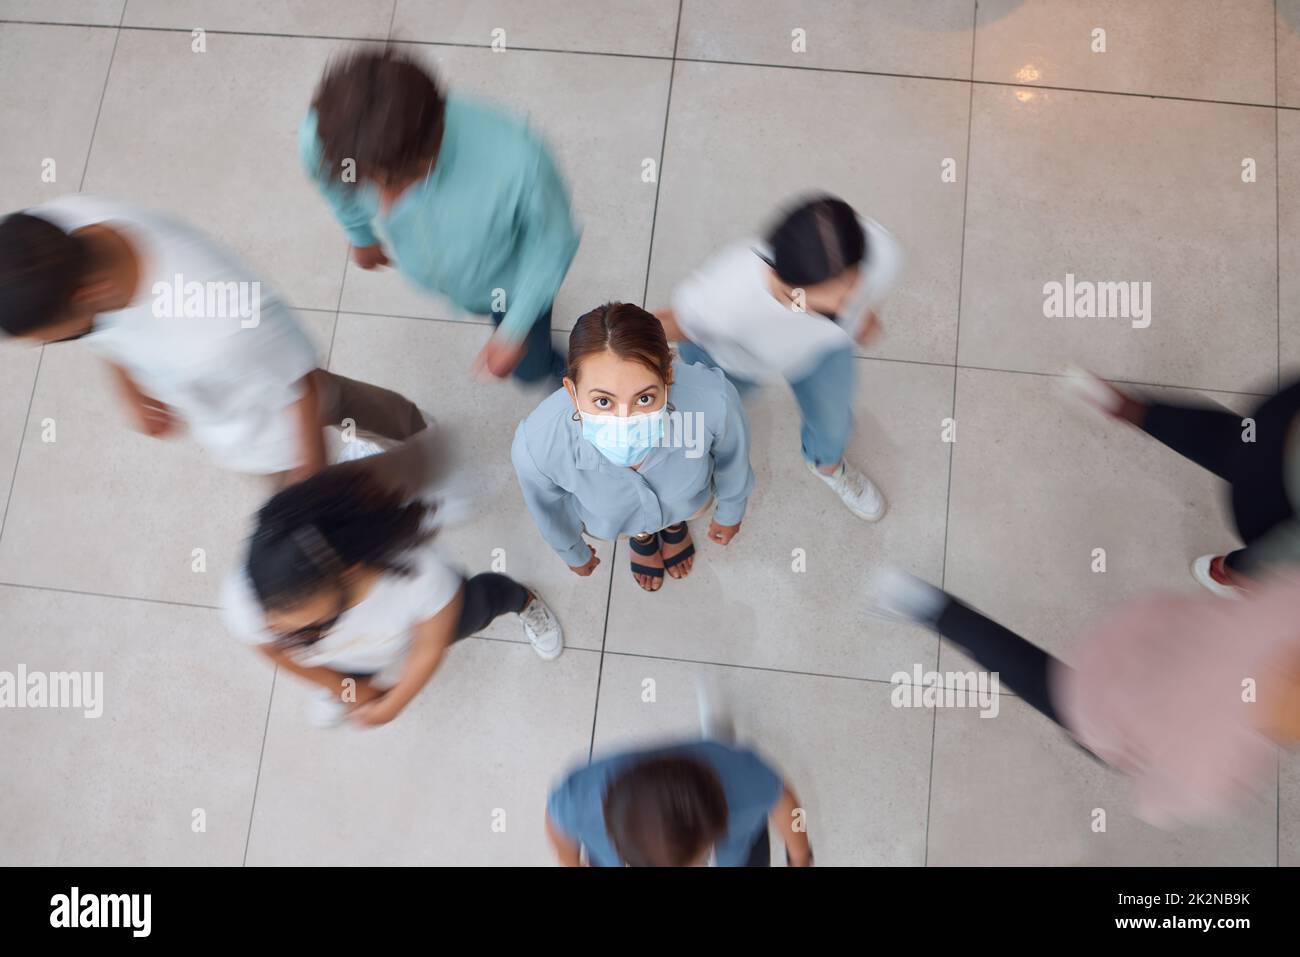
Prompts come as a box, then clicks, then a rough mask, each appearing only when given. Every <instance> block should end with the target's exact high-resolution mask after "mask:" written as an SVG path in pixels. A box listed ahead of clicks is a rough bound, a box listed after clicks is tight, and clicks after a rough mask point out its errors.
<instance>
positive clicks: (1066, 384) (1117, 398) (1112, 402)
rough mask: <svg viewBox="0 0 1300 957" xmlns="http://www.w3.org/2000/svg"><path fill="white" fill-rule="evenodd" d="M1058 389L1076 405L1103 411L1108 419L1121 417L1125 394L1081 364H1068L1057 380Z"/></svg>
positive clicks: (1092, 410)
mask: <svg viewBox="0 0 1300 957" xmlns="http://www.w3.org/2000/svg"><path fill="white" fill-rule="evenodd" d="M1056 385H1057V389H1058V391H1060V393H1061V394H1062V395H1064V396H1065V397H1066V398H1067V399H1069V400H1070V401H1071V402H1073V403H1074V404H1075V405H1076V406H1081V407H1082V408H1085V409H1088V410H1089V411H1091V412H1094V413H1097V412H1099V413H1101V414H1102V415H1104V416H1105V417H1106V418H1108V419H1112V420H1113V419H1118V418H1120V417H1121V416H1120V409H1122V408H1123V407H1124V396H1123V394H1122V393H1120V392H1119V390H1117V389H1116V388H1115V387H1114V386H1112V385H1111V384H1110V383H1109V382H1107V381H1106V380H1105V379H1103V378H1101V377H1100V376H1097V375H1094V374H1093V373H1091V372H1089V371H1088V370H1087V369H1084V368H1081V367H1079V366H1073V365H1072V366H1066V368H1065V371H1064V372H1063V373H1062V375H1061V378H1059V379H1057V380H1056Z"/></svg>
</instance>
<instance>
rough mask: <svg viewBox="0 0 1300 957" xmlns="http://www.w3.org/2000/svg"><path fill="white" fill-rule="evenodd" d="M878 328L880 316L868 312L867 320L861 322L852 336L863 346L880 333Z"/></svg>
mask: <svg viewBox="0 0 1300 957" xmlns="http://www.w3.org/2000/svg"><path fill="white" fill-rule="evenodd" d="M880 330H881V325H880V317H879V316H877V315H876V314H875V313H874V312H872V313H868V315H867V321H866V322H864V323H863V324H862V328H860V329H859V330H858V333H857V335H855V336H854V337H853V338H854V339H856V340H857V343H858V345H860V346H863V347H864V348H865V347H866V345H867V344H868V343H869V342H871V341H872V340H873V339H875V338H877V337H878V336H879V335H880Z"/></svg>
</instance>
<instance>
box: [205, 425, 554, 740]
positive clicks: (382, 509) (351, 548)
mask: <svg viewBox="0 0 1300 957" xmlns="http://www.w3.org/2000/svg"><path fill="white" fill-rule="evenodd" d="M441 443H442V437H441V436H440V435H439V434H438V431H437V429H436V428H429V429H426V430H424V431H423V432H421V433H420V434H419V435H417V436H415V437H414V438H412V439H410V440H409V441H407V442H405V443H403V444H401V445H399V446H397V447H396V448H395V449H392V450H390V451H387V452H384V453H382V454H379V455H374V456H370V457H366V458H362V459H358V460H354V461H349V462H344V463H339V464H336V465H331V466H329V467H327V468H326V469H325V470H324V471H322V472H319V473H318V474H316V475H314V476H312V477H311V478H309V479H307V480H305V481H303V482H300V483H297V484H295V485H291V486H289V487H288V488H286V489H283V490H282V491H280V492H279V493H278V494H276V495H275V496H274V497H273V498H272V499H271V500H270V501H269V502H267V503H266V505H264V506H263V507H262V509H261V511H260V512H259V513H258V515H257V524H256V529H255V530H254V532H253V534H252V537H251V538H250V540H249V545H248V552H247V558H246V560H245V562H244V564H243V567H242V568H240V569H238V570H237V571H235V572H234V573H232V574H231V576H230V577H229V578H228V579H227V580H226V582H225V585H224V588H223V594H222V608H223V612H224V617H225V621H226V625H227V627H228V628H229V630H230V631H231V633H232V634H233V635H234V636H235V637H236V638H238V639H240V640H241V641H244V642H246V643H248V644H251V645H253V646H255V647H256V648H257V649H258V651H260V652H261V653H262V654H263V655H265V656H266V657H267V658H268V659H269V660H270V661H272V662H274V663H275V664H276V665H278V666H281V667H283V668H285V669H286V670H287V671H290V672H292V673H294V674H296V675H298V676H299V677H300V678H303V679H305V680H306V681H308V682H311V683H312V684H314V685H316V686H317V689H318V691H317V695H316V696H315V697H314V698H313V699H312V702H311V705H310V709H309V718H310V720H311V722H312V723H313V724H315V725H317V726H320V727H330V726H334V725H337V724H340V723H342V722H343V721H344V720H346V719H350V720H352V721H353V722H355V723H356V724H359V725H362V726H375V725H381V724H387V723H388V722H389V721H392V720H393V719H394V718H395V717H397V715H398V714H399V713H401V711H402V710H403V709H404V708H406V706H407V705H409V704H410V702H411V701H412V699H414V698H415V696H416V695H417V694H418V693H419V691H420V690H421V689H422V688H423V687H424V686H425V685H426V684H427V683H428V681H429V679H430V678H431V677H432V676H433V673H434V672H435V671H436V670H437V669H438V666H439V665H440V664H441V663H442V659H443V656H444V654H445V653H446V651H447V649H448V648H449V647H450V646H451V645H452V644H453V643H454V642H456V641H459V640H460V639H462V638H465V637H468V636H469V635H472V634H474V633H475V632H478V631H482V630H483V629H484V628H485V627H487V625H488V623H489V622H491V621H492V620H494V619H495V618H497V617H498V616H500V615H505V614H518V615H519V618H520V622H521V624H522V626H523V630H524V634H525V635H526V636H527V638H528V640H529V642H530V643H531V644H532V646H533V650H534V651H536V652H537V654H538V655H539V656H540V657H541V658H542V659H544V660H548V661H549V660H552V659H554V658H557V657H559V655H560V653H561V652H562V651H563V650H564V637H563V634H562V632H561V629H560V624H559V622H558V621H557V620H556V618H555V615H554V614H553V613H552V612H551V610H550V609H549V608H548V607H547V606H546V604H545V603H544V602H543V601H542V600H541V599H540V598H539V597H537V595H536V594H534V593H533V592H532V591H530V590H529V589H528V588H526V587H524V586H523V585H521V584H519V583H518V582H517V581H515V580H513V579H511V578H508V577H507V576H505V575H500V574H496V573H485V574H481V575H475V576H474V577H472V578H469V579H467V578H466V577H465V576H464V575H463V574H461V573H460V571H458V570H457V569H455V568H453V567H452V566H451V565H449V564H448V563H447V561H446V560H445V559H444V558H443V557H442V555H441V554H440V551H439V549H438V547H437V544H436V534H437V531H438V527H439V525H440V524H442V521H443V511H444V506H445V504H446V496H445V495H444V494H442V493H440V492H439V491H438V490H437V486H435V485H434V484H433V483H432V482H431V477H432V476H433V473H434V472H435V470H436V469H437V468H438V467H439V464H440V455H441V454H442V450H441V449H440V445H441Z"/></svg>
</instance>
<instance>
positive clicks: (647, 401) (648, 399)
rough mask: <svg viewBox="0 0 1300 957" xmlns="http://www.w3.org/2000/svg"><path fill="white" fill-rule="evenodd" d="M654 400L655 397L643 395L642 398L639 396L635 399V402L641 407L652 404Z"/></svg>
mask: <svg viewBox="0 0 1300 957" xmlns="http://www.w3.org/2000/svg"><path fill="white" fill-rule="evenodd" d="M654 398H655V397H654V396H652V395H643V396H639V397H638V398H637V401H638V402H640V403H641V404H642V405H650V404H651V403H652V402H654Z"/></svg>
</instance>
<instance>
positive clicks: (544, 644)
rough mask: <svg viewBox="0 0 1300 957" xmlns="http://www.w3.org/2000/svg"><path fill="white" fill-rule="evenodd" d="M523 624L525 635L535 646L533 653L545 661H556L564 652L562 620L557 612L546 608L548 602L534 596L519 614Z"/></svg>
mask: <svg viewBox="0 0 1300 957" xmlns="http://www.w3.org/2000/svg"><path fill="white" fill-rule="evenodd" d="M519 620H520V621H521V622H522V623H523V626H524V634H526V635H527V636H528V642H529V644H531V645H532V646H533V651H535V652H537V656H538V657H539V658H541V659H542V660H543V661H554V660H555V659H556V658H558V657H560V652H562V651H563V650H564V632H563V631H562V630H561V629H560V620H559V619H558V618H556V617H555V612H553V611H551V609H550V608H548V607H546V602H544V601H542V600H541V599H540V598H538V597H537V595H536V594H534V595H533V597H532V600H531V601H530V602H529V603H528V604H527V605H525V606H524V610H523V611H521V612H520V613H519Z"/></svg>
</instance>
